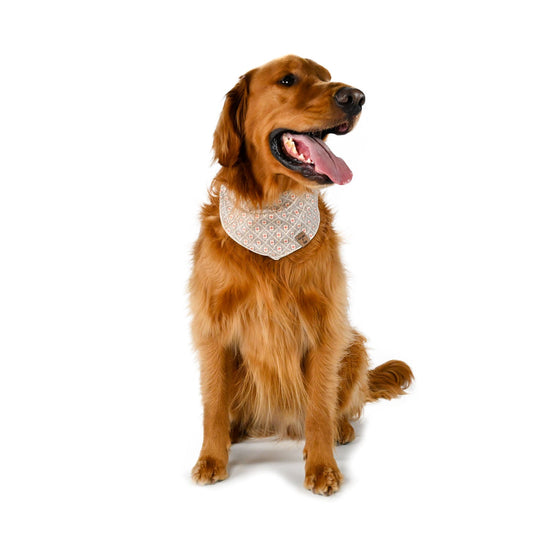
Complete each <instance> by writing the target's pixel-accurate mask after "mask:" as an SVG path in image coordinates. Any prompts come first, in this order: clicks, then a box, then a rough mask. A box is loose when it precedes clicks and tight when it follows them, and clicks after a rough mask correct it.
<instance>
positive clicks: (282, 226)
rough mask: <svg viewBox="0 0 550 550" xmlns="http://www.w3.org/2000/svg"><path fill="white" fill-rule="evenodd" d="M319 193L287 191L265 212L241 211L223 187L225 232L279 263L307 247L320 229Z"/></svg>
mask: <svg viewBox="0 0 550 550" xmlns="http://www.w3.org/2000/svg"><path fill="white" fill-rule="evenodd" d="M318 197H319V195H318V193H315V192H311V193H303V194H300V195H298V194H296V193H290V192H288V191H287V192H285V193H282V194H281V196H280V197H279V200H278V201H277V203H275V204H274V205H270V206H266V207H265V208H263V209H262V210H254V209H253V208H246V207H244V208H242V209H241V208H238V207H237V206H236V202H235V197H234V196H233V193H232V192H231V191H229V189H227V188H226V187H225V186H224V185H222V186H221V187H220V218H221V222H222V225H223V228H224V229H225V231H226V233H227V234H228V235H229V236H230V237H231V238H232V239H233V240H234V241H235V242H237V243H239V244H240V245H241V246H243V247H244V248H247V249H248V250H250V251H251V252H255V253H256V254H261V255H262V256H269V257H270V258H272V259H273V260H279V259H281V258H283V257H284V256H288V255H289V254H292V252H296V250H299V249H300V248H302V247H304V246H306V245H307V244H308V243H309V241H311V239H313V237H315V234H316V233H317V230H318V229H319V221H320V217H319V205H318Z"/></svg>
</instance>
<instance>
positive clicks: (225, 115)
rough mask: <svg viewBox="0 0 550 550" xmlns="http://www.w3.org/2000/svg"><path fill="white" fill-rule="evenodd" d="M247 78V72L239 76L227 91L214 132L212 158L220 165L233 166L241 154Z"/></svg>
mask: <svg viewBox="0 0 550 550" xmlns="http://www.w3.org/2000/svg"><path fill="white" fill-rule="evenodd" d="M248 78H249V77H248V74H245V75H244V76H241V78H240V79H239V82H237V84H236V85H235V87H234V88H233V89H232V90H230V91H229V92H227V94H226V96H225V103H224V105H223V109H222V114H221V115H220V120H219V121H218V125H217V126H216V131H215V132H214V144H213V149H214V158H215V159H217V160H218V162H219V163H220V164H221V165H222V166H233V165H234V164H236V163H237V162H238V160H239V158H240V156H241V148H242V144H243V137H244V119H245V115H246V104H247V99H248Z"/></svg>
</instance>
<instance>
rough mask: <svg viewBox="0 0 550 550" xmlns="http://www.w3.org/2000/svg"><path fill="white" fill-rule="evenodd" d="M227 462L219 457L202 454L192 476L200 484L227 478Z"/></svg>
mask: <svg viewBox="0 0 550 550" xmlns="http://www.w3.org/2000/svg"><path fill="white" fill-rule="evenodd" d="M227 476H228V474H227V464H226V462H223V461H222V460H220V459H218V458H213V457H210V456H201V457H200V458H199V460H198V461H197V463H196V464H195V466H194V467H193V470H192V471H191V477H192V478H193V481H194V482H195V483H198V484H199V485H210V484H212V483H216V481H223V480H224V479H227Z"/></svg>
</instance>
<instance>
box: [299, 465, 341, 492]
mask: <svg viewBox="0 0 550 550" xmlns="http://www.w3.org/2000/svg"><path fill="white" fill-rule="evenodd" d="M342 480H343V476H342V474H341V472H340V470H339V469H338V467H337V466H336V465H334V466H326V465H324V464H319V465H317V466H312V467H307V466H306V479H305V481H304V487H305V488H306V489H309V490H310V491H312V492H314V493H315V494H317V495H325V496H327V497H328V496H330V495H332V494H333V493H335V492H336V491H338V489H339V488H340V484H341V483H342Z"/></svg>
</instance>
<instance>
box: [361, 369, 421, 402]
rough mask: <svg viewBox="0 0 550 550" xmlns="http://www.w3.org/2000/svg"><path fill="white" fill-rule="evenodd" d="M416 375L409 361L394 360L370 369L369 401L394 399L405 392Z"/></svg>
mask: <svg viewBox="0 0 550 550" xmlns="http://www.w3.org/2000/svg"><path fill="white" fill-rule="evenodd" d="M413 380H414V375H413V373H412V371H411V369H410V367H409V365H407V363H403V361H397V360H392V361H388V362H387V363H384V364H383V365H380V366H379V367H376V368H375V369H372V370H369V371H368V392H367V399H366V401H367V402H371V401H376V400H378V399H393V398H394V397H399V396H400V395H403V394H404V393H405V390H406V389H407V388H408V387H409V386H410V385H411V383H412V381H413Z"/></svg>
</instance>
